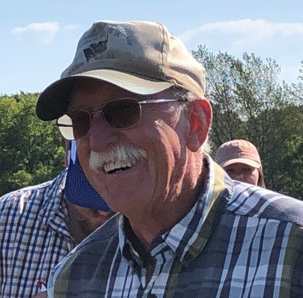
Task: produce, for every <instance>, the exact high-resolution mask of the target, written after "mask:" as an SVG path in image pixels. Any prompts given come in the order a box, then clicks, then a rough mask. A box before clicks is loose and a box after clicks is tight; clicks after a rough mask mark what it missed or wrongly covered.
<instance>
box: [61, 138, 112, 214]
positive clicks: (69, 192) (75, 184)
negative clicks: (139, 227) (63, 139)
mask: <svg viewBox="0 0 303 298" xmlns="http://www.w3.org/2000/svg"><path fill="white" fill-rule="evenodd" d="M68 155H69V156H68V169H67V176H66V182H65V188H64V193H65V197H66V199H67V200H68V201H69V202H71V203H73V204H75V205H78V206H81V207H87V208H90V209H95V210H102V211H106V212H110V211H111V209H110V208H109V207H108V206H107V204H106V203H105V201H104V200H103V199H102V198H101V197H100V195H99V194H98V193H97V191H96V190H95V189H94V188H93V187H92V186H91V185H90V183H89V181H88V180H87V179H86V177H85V175H84V172H83V170H82V167H81V165H80V163H79V158H78V155H77V147H76V142H75V141H71V144H70V149H69V151H68Z"/></svg>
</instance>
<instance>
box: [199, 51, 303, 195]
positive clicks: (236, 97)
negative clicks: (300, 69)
mask: <svg viewBox="0 0 303 298" xmlns="http://www.w3.org/2000/svg"><path fill="white" fill-rule="evenodd" d="M193 55H194V57H195V58H196V59H197V60H198V61H199V62H201V63H202V64H203V66H204V67H205V69H206V74H207V75H206V83H207V94H206V96H207V98H208V99H209V100H210V101H211V103H212V106H213V112H214V121H213V126H212V132H211V136H210V141H211V144H212V146H213V148H212V149H213V153H215V152H216V150H217V148H218V147H219V146H220V145H221V144H222V143H224V142H226V141H229V140H232V139H246V140H249V141H251V142H252V143H253V144H255V145H256V147H257V148H258V150H259V152H260V155H261V158H262V162H263V166H264V173H265V182H266V185H267V187H268V188H270V189H273V190H276V191H281V192H284V193H286V194H289V195H293V196H295V195H296V196H297V197H298V198H301V199H303V195H302V193H303V192H302V191H303V184H302V183H301V184H300V182H299V181H301V180H302V179H300V178H299V177H300V173H301V170H300V168H302V167H303V163H302V160H301V158H299V156H300V154H299V153H300V152H301V151H300V150H301V141H302V131H303V121H302V120H303V119H302V116H301V115H302V107H301V106H300V105H299V104H298V102H299V101H298V97H299V94H300V91H299V90H303V89H300V88H302V84H301V85H293V86H292V88H290V87H289V86H288V85H287V84H286V83H283V84H281V83H280V80H279V74H280V67H279V65H278V64H277V63H276V62H275V61H274V60H272V59H270V58H268V59H266V60H265V62H264V61H263V60H262V59H261V58H259V57H256V56H255V55H254V54H250V55H249V54H247V53H244V54H243V56H242V59H239V58H235V57H234V56H232V55H230V54H228V53H221V52H219V53H218V54H216V55H215V54H213V53H210V52H209V51H208V50H207V49H206V47H205V46H204V47H202V46H200V47H199V48H198V50H197V51H194V52H193ZM302 82H303V80H302ZM294 94H296V100H295V96H294ZM301 104H302V102H301ZM291 158H293V159H292V162H290V159H291ZM289 164H292V165H296V167H295V168H294V167H293V166H292V167H291V166H289ZM294 177H296V178H294ZM294 179H296V180H295V181H294ZM302 182H303V181H302ZM293 185H296V187H295V188H294V187H293Z"/></svg>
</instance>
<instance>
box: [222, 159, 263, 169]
mask: <svg viewBox="0 0 303 298" xmlns="http://www.w3.org/2000/svg"><path fill="white" fill-rule="evenodd" d="M235 163H243V164H245V165H248V166H251V167H254V168H256V169H260V168H261V165H260V164H259V163H258V162H256V161H254V160H251V159H247V158H234V159H230V160H228V161H226V162H224V163H222V164H220V165H221V167H222V168H225V167H227V166H229V165H232V164H235Z"/></svg>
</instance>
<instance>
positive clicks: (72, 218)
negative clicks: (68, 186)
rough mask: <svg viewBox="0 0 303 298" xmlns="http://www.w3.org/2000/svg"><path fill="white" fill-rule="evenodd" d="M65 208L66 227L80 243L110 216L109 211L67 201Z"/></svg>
mask: <svg viewBox="0 0 303 298" xmlns="http://www.w3.org/2000/svg"><path fill="white" fill-rule="evenodd" d="M67 209H68V229H69V232H70V233H71V235H72V236H73V238H74V240H75V241H76V242H77V243H80V242H81V241H82V240H83V239H84V238H86V237H87V236H88V235H89V234H90V233H92V232H93V231H94V230H95V229H97V228H98V227H99V226H101V225H103V224H104V223H105V222H106V221H107V220H108V219H109V218H110V217H111V216H112V214H111V213H109V212H105V211H97V210H93V209H89V208H85V207H80V206H77V205H74V204H72V203H70V202H68V201H67Z"/></svg>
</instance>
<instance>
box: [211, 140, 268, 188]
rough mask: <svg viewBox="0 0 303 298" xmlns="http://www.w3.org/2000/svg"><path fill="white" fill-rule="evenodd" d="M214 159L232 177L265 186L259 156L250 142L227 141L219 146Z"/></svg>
mask: <svg viewBox="0 0 303 298" xmlns="http://www.w3.org/2000/svg"><path fill="white" fill-rule="evenodd" d="M215 161H216V162H217V163H218V164H219V165H220V166H221V167H222V168H224V170H225V171H226V172H227V174H228V175H229V176H230V177H231V178H232V179H235V180H239V181H242V182H246V183H250V184H253V185H258V186H261V187H265V182H264V174H263V169H262V162H261V158H260V155H259V152H258V150H257V148H256V147H255V145H253V144H252V143H250V142H248V141H246V140H232V141H228V142H226V143H224V144H222V145H221V146H220V147H219V149H218V151H217V154H216V156H215Z"/></svg>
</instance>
